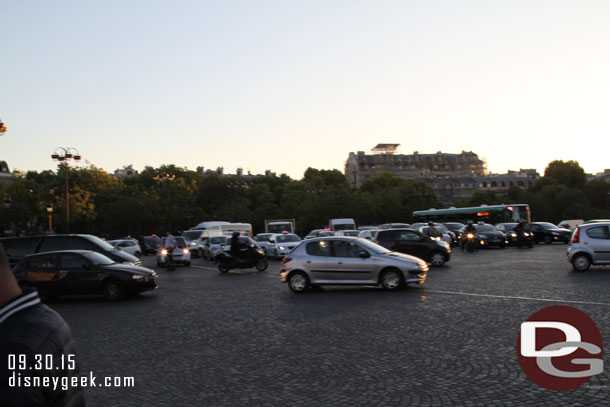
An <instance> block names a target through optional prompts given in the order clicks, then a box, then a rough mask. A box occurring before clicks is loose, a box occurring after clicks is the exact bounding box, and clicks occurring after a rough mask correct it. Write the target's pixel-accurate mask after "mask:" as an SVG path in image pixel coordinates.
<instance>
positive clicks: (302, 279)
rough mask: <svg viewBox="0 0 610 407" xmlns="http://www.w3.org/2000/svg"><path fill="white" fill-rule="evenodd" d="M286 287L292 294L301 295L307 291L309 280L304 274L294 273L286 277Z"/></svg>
mask: <svg viewBox="0 0 610 407" xmlns="http://www.w3.org/2000/svg"><path fill="white" fill-rule="evenodd" d="M288 287H290V289H291V290H292V292H294V293H297V294H302V293H304V292H305V291H307V288H308V287H309V280H308V279H307V276H306V275H305V274H304V273H302V272H300V271H296V272H294V273H292V274H291V275H290V277H288Z"/></svg>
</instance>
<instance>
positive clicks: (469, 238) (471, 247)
mask: <svg viewBox="0 0 610 407" xmlns="http://www.w3.org/2000/svg"><path fill="white" fill-rule="evenodd" d="M465 238H466V241H465V242H464V247H465V248H466V250H467V251H468V252H470V253H472V252H474V251H475V250H477V249H478V244H477V239H476V236H475V234H474V233H467V234H466V236H465ZM464 247H462V250H463V249H464Z"/></svg>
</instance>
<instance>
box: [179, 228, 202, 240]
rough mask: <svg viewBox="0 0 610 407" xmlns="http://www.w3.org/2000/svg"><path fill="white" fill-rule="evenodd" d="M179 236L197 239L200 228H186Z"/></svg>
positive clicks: (199, 234)
mask: <svg viewBox="0 0 610 407" xmlns="http://www.w3.org/2000/svg"><path fill="white" fill-rule="evenodd" d="M180 236H182V237H183V238H185V239H186V240H195V239H199V237H200V236H201V230H186V231H184V232H182V235H180Z"/></svg>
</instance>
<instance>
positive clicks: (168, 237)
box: [163, 231, 178, 271]
mask: <svg viewBox="0 0 610 407" xmlns="http://www.w3.org/2000/svg"><path fill="white" fill-rule="evenodd" d="M177 246H178V242H177V241H176V238H175V237H174V235H172V233H171V232H169V231H168V232H165V241H164V243H163V248H164V249H165V251H166V252H167V254H166V256H167V267H168V269H169V270H170V271H174V270H176V267H175V265H174V261H173V257H172V252H173V251H174V249H175V248H176V247H177Z"/></svg>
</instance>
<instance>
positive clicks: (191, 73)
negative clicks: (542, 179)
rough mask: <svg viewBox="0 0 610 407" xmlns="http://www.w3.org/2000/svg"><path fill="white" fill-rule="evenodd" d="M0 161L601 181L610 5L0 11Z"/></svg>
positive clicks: (110, 6) (297, 174)
mask: <svg viewBox="0 0 610 407" xmlns="http://www.w3.org/2000/svg"><path fill="white" fill-rule="evenodd" d="M0 15H1V16H2V24H0V52H1V54H0V118H1V119H2V120H3V121H4V122H5V123H6V125H7V127H8V133H7V134H6V135H5V136H2V137H0V160H6V161H8V163H9V165H10V167H11V169H19V170H43V169H55V168H56V162H54V161H53V160H51V158H50V155H51V154H52V152H53V151H54V150H55V148H56V147H58V146H70V147H76V148H78V150H79V151H80V153H81V154H82V155H83V157H84V158H85V159H86V160H88V161H89V162H91V163H92V164H94V165H96V166H98V167H101V168H103V169H105V170H107V171H110V172H112V171H114V170H115V169H116V168H120V167H122V166H124V165H127V164H130V163H132V164H133V165H134V167H135V168H136V169H139V170H141V169H143V168H144V166H145V165H152V166H159V165H161V164H164V163H173V164H176V165H178V166H182V167H188V168H190V169H193V170H194V169H195V168H196V167H197V166H204V167H205V168H211V169H215V168H216V167H218V166H223V167H224V168H225V171H226V172H230V173H234V172H235V169H236V168H237V167H243V169H244V170H245V171H248V170H250V171H252V172H253V173H262V172H263V171H264V170H266V169H271V170H272V171H275V172H277V173H287V174H288V175H290V176H292V177H294V178H301V177H302V175H303V171H304V170H305V169H306V168H307V167H310V166H311V167H315V168H319V169H332V168H337V169H340V170H341V171H343V164H344V162H345V160H346V159H347V156H348V154H349V152H350V151H354V152H355V151H358V150H364V151H368V150H369V149H370V148H372V147H373V146H374V145H376V144H377V143H400V144H401V146H402V147H401V149H402V152H404V153H411V152H413V151H416V150H417V151H419V152H420V153H434V152H436V151H439V150H440V151H443V152H448V153H459V152H461V151H462V150H466V151H474V152H475V153H477V154H479V156H480V157H483V158H486V159H487V161H488V164H489V169H490V170H491V171H493V172H505V171H506V170H507V169H519V168H536V169H538V170H539V171H540V172H541V173H542V172H543V171H544V168H545V166H546V165H547V164H548V163H549V162H550V161H551V160H554V159H563V160H570V159H573V160H577V161H579V162H580V164H581V165H582V166H583V167H584V169H585V171H587V172H593V173H594V172H599V171H602V170H603V169H604V168H610V160H608V159H607V157H608V146H609V145H610V142H609V141H608V140H609V138H608V134H610V114H609V113H610V24H608V21H610V2H608V1H606V0H599V1H593V0H591V1H558V0H549V1H536V0H531V1H519V0H512V1H425V2H424V1H418V2H415V1H406V0H396V1H383V0H380V1H335V0H324V1H301V2H296V1H290V0H283V1H232V0H226V1H195V0H193V1H171V2H170V1H144V0H142V1H124V0H121V1H63V0H56V1H18V0H12V1H11V0H0Z"/></svg>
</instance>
